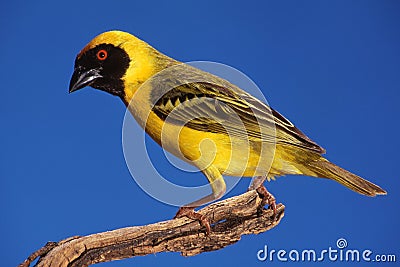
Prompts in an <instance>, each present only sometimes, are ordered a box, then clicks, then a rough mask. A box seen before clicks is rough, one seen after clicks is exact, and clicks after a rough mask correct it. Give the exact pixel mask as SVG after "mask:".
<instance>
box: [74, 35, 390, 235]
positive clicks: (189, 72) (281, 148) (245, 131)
mask: <svg viewBox="0 0 400 267" xmlns="http://www.w3.org/2000/svg"><path fill="white" fill-rule="evenodd" d="M87 86H90V87H92V88H95V89H98V90H101V91H105V92H107V93H109V94H111V95H113V96H116V97H118V98H120V99H121V100H122V102H123V103H124V104H125V105H126V107H127V109H128V110H129V111H130V113H131V114H132V116H133V117H134V118H135V120H136V121H137V122H138V123H139V125H140V126H141V127H143V129H144V130H145V131H146V133H147V134H148V135H149V136H150V137H151V138H152V139H154V140H155V141H156V142H157V143H158V144H159V145H161V146H162V147H163V149H165V150H167V151H169V152H171V153H172V154H174V155H175V156H177V157H178V158H180V159H182V160H184V161H187V162H189V163H190V164H192V165H194V166H196V167H197V168H198V169H199V170H201V172H202V173H203V174H204V175H205V177H206V178H207V180H208V182H209V184H210V186H211V189H212V193H211V194H209V195H207V196H205V197H203V198H201V199H199V200H197V201H194V202H192V203H188V204H185V205H183V206H181V207H180V208H179V210H178V212H177V213H176V215H175V217H176V218H180V217H184V216H186V217H189V218H192V219H196V220H198V221H199V222H200V223H201V224H202V225H203V226H204V227H205V229H206V232H207V233H209V232H210V229H211V228H210V223H209V221H208V219H207V218H205V217H204V216H203V215H200V214H199V213H198V212H197V211H195V208H196V207H199V206H201V205H204V204H206V203H209V202H211V201H215V200H217V199H219V198H221V197H222V196H223V195H224V193H225V191H226V184H225V180H224V177H223V176H225V175H228V176H239V177H252V178H253V180H252V183H251V185H250V187H249V190H257V192H258V193H259V194H260V196H261V197H262V199H263V201H262V204H261V205H262V206H264V205H266V204H268V205H269V208H271V209H272V210H273V211H274V214H276V202H275V197H274V196H273V195H272V194H271V193H270V192H269V191H268V190H267V189H266V188H265V186H264V181H265V180H271V179H275V178H276V177H279V176H284V175H305V176H311V177H317V178H327V179H330V180H333V181H336V182H338V183H340V184H342V185H344V186H345V187H347V188H349V189H351V190H353V191H355V192H357V193H360V194H362V195H366V196H370V197H373V196H376V195H385V194H386V191H385V190H384V189H382V188H381V187H379V186H378V185H376V184H374V183H372V182H370V181H367V180H366V179H364V178H361V177H360V176H358V175H356V174H353V173H351V172H349V171H347V170H345V169H343V168H341V167H339V166H337V165H336V164H334V163H331V162H330V161H328V160H327V159H326V158H325V157H324V156H323V154H325V152H326V151H325V149H324V148H322V147H321V146H319V145H318V144H317V143H316V142H314V141H313V140H311V139H310V138H309V137H307V136H306V135H305V134H304V133H303V132H302V131H300V130H299V129H298V128H297V127H296V126H295V125H294V124H293V123H292V122H290V121H289V120H288V119H287V118H285V117H284V116H283V115H281V114H280V113H278V111H276V110H274V109H273V108H271V107H269V106H268V105H267V104H266V103H265V102H263V101H261V100H259V99H258V98H256V97H254V96H252V95H251V94H249V93H248V92H246V91H245V90H243V89H241V88H239V87H238V86H236V85H234V84H232V83H231V82H229V81H227V80H225V79H223V78H220V77H218V76H216V75H214V74H211V73H209V72H206V71H203V70H200V69H198V68H195V67H193V66H190V65H188V64H186V63H182V62H180V61H178V60H175V59H173V58H171V57H169V56H167V55H164V54H163V53H161V52H159V51H158V50H156V49H155V48H153V47H152V46H151V45H149V44H148V43H146V42H145V41H142V40H141V39H139V38H137V37H136V36H134V35H132V34H130V33H127V32H124V31H118V30H112V31H107V32H103V33H101V34H99V35H98V36H96V37H95V38H93V39H92V40H91V41H90V42H89V43H88V44H87V45H86V46H85V47H84V48H83V49H82V50H81V51H80V52H79V53H78V54H77V56H76V58H75V64H74V70H73V74H72V77H71V80H70V84H69V92H70V93H72V92H75V91H77V90H79V89H82V88H84V87H87ZM165 133H166V134H165ZM205 140H208V141H211V142H208V143H207V142H204V141H205ZM172 193H173V192H171V194H172Z"/></svg>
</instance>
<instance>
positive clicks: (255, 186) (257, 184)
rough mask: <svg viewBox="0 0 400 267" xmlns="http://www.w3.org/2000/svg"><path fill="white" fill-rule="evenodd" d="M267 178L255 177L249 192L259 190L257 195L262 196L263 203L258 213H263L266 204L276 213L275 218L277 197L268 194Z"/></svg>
mask: <svg viewBox="0 0 400 267" xmlns="http://www.w3.org/2000/svg"><path fill="white" fill-rule="evenodd" d="M266 178H267V176H257V177H254V178H253V180H252V181H251V184H250V186H249V189H248V190H257V193H258V194H259V195H260V197H261V199H262V201H261V204H260V206H259V207H258V209H259V210H258V213H261V212H262V209H263V208H264V206H265V204H268V208H269V209H272V211H273V212H274V217H275V216H276V201H275V197H274V196H273V195H272V194H271V193H270V192H268V190H267V188H265V186H264V184H263V183H264V181H265V179H266Z"/></svg>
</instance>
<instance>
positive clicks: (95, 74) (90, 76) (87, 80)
mask: <svg viewBox="0 0 400 267" xmlns="http://www.w3.org/2000/svg"><path fill="white" fill-rule="evenodd" d="M99 72H100V70H99V69H91V70H85V69H82V68H80V67H78V68H75V70H74V73H73V74H72V77H71V81H70V82H69V92H70V93H72V92H74V91H77V90H79V89H82V88H83V87H86V86H89V85H91V84H92V83H93V82H94V81H95V80H96V79H98V78H102V77H103V76H101V75H100V73H99Z"/></svg>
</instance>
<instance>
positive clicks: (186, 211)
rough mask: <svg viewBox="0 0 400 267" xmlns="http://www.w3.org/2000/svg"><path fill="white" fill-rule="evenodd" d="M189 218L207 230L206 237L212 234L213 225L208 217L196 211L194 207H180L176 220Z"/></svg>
mask: <svg viewBox="0 0 400 267" xmlns="http://www.w3.org/2000/svg"><path fill="white" fill-rule="evenodd" d="M184 216H186V217H188V218H189V219H193V220H197V221H199V222H200V224H201V225H202V226H204V227H205V228H206V235H209V234H210V233H211V225H210V222H209V220H208V219H207V217H206V216H204V215H202V214H200V213H198V212H196V211H194V208H192V207H180V208H179V210H178V212H177V213H176V215H175V217H174V219H176V218H181V217H184Z"/></svg>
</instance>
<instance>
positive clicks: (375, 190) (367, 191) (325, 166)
mask: <svg viewBox="0 0 400 267" xmlns="http://www.w3.org/2000/svg"><path fill="white" fill-rule="evenodd" d="M307 168H308V169H309V170H310V171H312V172H313V173H315V175H313V176H317V177H321V178H328V179H332V180H335V181H337V182H339V183H340V184H342V185H344V186H346V187H347V188H349V189H351V190H353V191H355V192H357V193H360V194H363V195H366V196H371V197H373V196H376V195H386V191H385V190H383V189H382V188H380V187H379V186H377V185H376V184H373V183H371V182H370V181H367V180H365V179H363V178H361V177H360V176H357V175H355V174H353V173H351V172H349V171H346V170H345V169H343V168H340V167H339V166H337V165H335V164H333V163H331V162H329V161H327V160H326V159H324V158H322V157H321V158H320V159H319V160H316V161H311V162H309V164H308V166H307Z"/></svg>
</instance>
